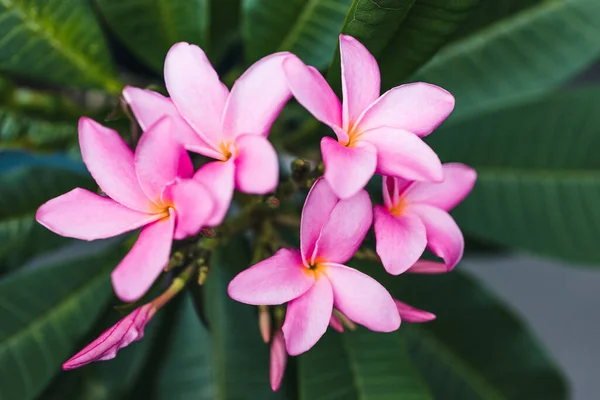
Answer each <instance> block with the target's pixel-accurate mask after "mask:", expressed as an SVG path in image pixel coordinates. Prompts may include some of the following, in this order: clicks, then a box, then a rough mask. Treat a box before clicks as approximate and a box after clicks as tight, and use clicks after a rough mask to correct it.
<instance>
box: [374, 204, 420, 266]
mask: <svg viewBox="0 0 600 400" xmlns="http://www.w3.org/2000/svg"><path fill="white" fill-rule="evenodd" d="M374 217H375V224H374V226H375V238H376V241H377V247H376V250H377V255H378V256H379V258H380V259H381V263H382V264H383V267H384V268H385V270H386V271H387V272H388V273H390V274H392V275H399V274H401V273H403V272H405V271H406V270H408V269H409V268H410V267H412V266H413V265H414V263H415V262H417V260H418V259H419V257H421V255H422V254H423V252H424V251H425V247H426V246H427V234H426V232H425V226H424V225H423V223H422V222H421V219H420V218H419V217H417V216H416V215H413V214H409V213H406V214H404V215H401V216H397V217H396V216H393V215H392V214H390V212H389V211H388V210H386V209H385V208H384V207H382V206H380V205H376V206H375V213H374Z"/></svg>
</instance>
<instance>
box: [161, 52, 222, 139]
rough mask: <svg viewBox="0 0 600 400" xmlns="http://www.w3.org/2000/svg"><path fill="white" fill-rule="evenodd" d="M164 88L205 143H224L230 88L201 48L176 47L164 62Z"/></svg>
mask: <svg viewBox="0 0 600 400" xmlns="http://www.w3.org/2000/svg"><path fill="white" fill-rule="evenodd" d="M165 84H166V86H167V90H168V91H169V94H170V95H171V98H172V99H173V102H174V103H175V105H176V106H177V109H178V110H179V112H180V113H181V115H182V116H183V118H184V119H185V120H186V121H187V122H188V123H189V124H190V125H191V126H192V128H194V130H195V131H196V133H198V134H199V135H200V136H201V137H202V138H203V139H204V141H205V142H207V143H210V144H212V145H219V144H220V142H221V139H222V138H221V118H222V115H223V110H224V109H225V102H226V101H227V97H228V95H229V91H228V90H227V87H226V86H225V85H223V84H222V83H221V81H220V80H219V76H218V75H217V73H216V71H215V70H214V69H213V67H212V65H211V64H210V61H208V58H206V55H205V54H204V52H203V51H202V49H200V47H198V46H195V45H191V44H189V43H185V42H180V43H175V44H174V45H173V46H172V47H171V49H170V50H169V52H168V53H167V58H166V59H165Z"/></svg>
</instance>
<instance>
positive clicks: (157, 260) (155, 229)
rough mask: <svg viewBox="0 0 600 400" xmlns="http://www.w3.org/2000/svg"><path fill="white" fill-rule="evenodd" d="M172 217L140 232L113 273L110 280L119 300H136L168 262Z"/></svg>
mask: <svg viewBox="0 0 600 400" xmlns="http://www.w3.org/2000/svg"><path fill="white" fill-rule="evenodd" d="M174 228H175V218H174V216H173V215H171V216H170V217H168V218H163V219H161V220H159V221H156V222H154V223H152V224H150V225H148V226H146V227H145V228H144V229H142V232H141V233H140V236H139V237H138V240H137V242H135V244H134V245H133V247H132V248H131V250H129V253H128V254H127V255H126V256H125V258H124V259H123V260H122V261H121V262H120V263H119V265H117V268H115V270H114V271H113V272H112V275H111V277H112V283H113V287H114V289H115V293H116V294H117V296H118V297H119V299H121V300H123V301H125V302H128V303H129V302H134V301H137V300H139V299H140V298H141V297H142V296H143V295H144V294H145V293H146V292H147V291H148V289H150V287H151V286H152V284H153V283H154V281H155V280H156V278H157V277H158V276H159V275H160V273H161V272H162V270H163V268H164V267H165V266H166V265H167V263H168V262H169V255H170V253H171V243H172V242H173V231H174Z"/></svg>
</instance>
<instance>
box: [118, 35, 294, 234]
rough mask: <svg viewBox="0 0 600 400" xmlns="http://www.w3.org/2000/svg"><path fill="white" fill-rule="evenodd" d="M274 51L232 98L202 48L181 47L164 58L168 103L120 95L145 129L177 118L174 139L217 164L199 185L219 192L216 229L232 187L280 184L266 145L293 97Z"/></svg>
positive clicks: (263, 189) (133, 93)
mask: <svg viewBox="0 0 600 400" xmlns="http://www.w3.org/2000/svg"><path fill="white" fill-rule="evenodd" d="M288 55H289V53H276V54H272V55H269V56H267V57H264V58H263V59H261V60H259V61H257V62H256V63H255V64H254V65H252V66H251V67H250V68H249V69H248V70H247V71H246V72H245V73H244V74H243V75H242V76H241V77H240V78H239V79H238V80H237V81H236V82H235V84H234V85H233V88H232V89H231V92H229V90H227V87H226V86H225V85H224V84H223V83H221V82H220V80H219V77H218V75H217V73H216V71H215V70H214V69H213V67H212V66H211V64H210V62H209V61H208V59H207V57H206V55H205V54H204V52H203V51H202V49H200V48H199V47H198V46H194V45H190V44H188V43H183V42H182V43H176V44H175V45H173V47H171V49H170V50H169V53H168V54H167V58H166V60H165V83H166V86H167V89H168V91H169V94H170V96H171V98H166V97H164V96H162V95H160V94H158V93H155V92H152V91H149V90H143V89H137V88H133V87H126V88H125V89H124V91H123V96H124V97H125V99H126V100H127V102H128V103H129V104H130V105H131V108H132V110H133V112H134V114H135V116H136V118H137V119H138V121H139V123H140V125H141V127H142V129H146V128H147V127H148V126H150V125H152V124H153V123H154V121H156V120H157V119H158V118H161V117H162V116H164V115H170V116H172V117H174V118H176V123H175V125H176V128H177V129H176V130H177V135H178V136H177V139H178V140H179V141H180V142H181V143H183V144H184V145H185V147H186V148H187V149H188V150H190V151H193V152H196V153H200V154H202V155H205V156H207V157H210V158H214V159H216V160H218V161H215V162H212V163H210V164H208V165H207V166H206V168H205V169H204V170H203V171H202V172H201V173H199V174H198V175H196V177H195V179H196V180H198V181H200V182H202V183H204V184H206V185H209V187H210V188H211V189H213V192H214V193H215V197H216V201H217V210H216V212H215V214H214V215H213V219H212V220H211V221H210V223H211V225H217V224H218V223H220V222H221V220H222V219H223V217H224V216H225V213H226V212H227V209H228V207H229V203H230V201H231V197H232V195H233V189H234V186H235V188H237V189H238V190H240V191H242V192H245V193H253V194H265V193H268V192H271V191H273V190H274V189H275V187H276V186H277V182H278V178H279V164H278V161H277V154H276V153H275V149H273V146H271V144H270V143H269V141H268V140H267V136H268V134H269V130H270V129H271V125H272V124H273V121H275V118H277V115H278V114H279V112H280V111H281V109H282V107H283V106H284V105H285V103H286V102H287V100H288V99H289V97H290V95H291V94H290V92H289V89H288V86H287V83H286V80H285V77H284V74H283V69H282V61H283V59H284V58H285V57H286V56H288Z"/></svg>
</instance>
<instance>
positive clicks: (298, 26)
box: [278, 0, 319, 51]
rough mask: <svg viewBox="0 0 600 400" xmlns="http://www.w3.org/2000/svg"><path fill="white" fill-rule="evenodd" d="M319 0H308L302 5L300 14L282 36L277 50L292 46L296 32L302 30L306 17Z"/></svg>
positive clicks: (296, 36)
mask: <svg viewBox="0 0 600 400" xmlns="http://www.w3.org/2000/svg"><path fill="white" fill-rule="evenodd" d="M318 2H319V0H309V1H308V4H306V5H305V6H304V9H303V10H302V12H301V13H300V16H299V17H298V19H297V20H296V23H295V24H294V26H293V27H292V29H290V31H289V33H288V34H287V35H286V36H285V37H284V38H283V40H282V41H281V44H280V45H279V49H278V51H285V50H289V49H291V48H292V45H293V44H294V43H295V42H296V40H297V38H298V36H299V35H298V32H300V30H302V28H303V27H304V25H306V23H307V22H308V19H309V18H310V16H311V15H312V12H313V11H314V9H315V8H316V7H317V5H318Z"/></svg>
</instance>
